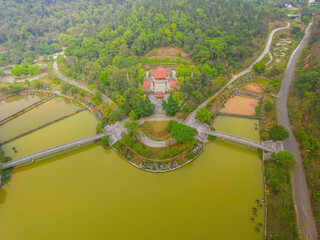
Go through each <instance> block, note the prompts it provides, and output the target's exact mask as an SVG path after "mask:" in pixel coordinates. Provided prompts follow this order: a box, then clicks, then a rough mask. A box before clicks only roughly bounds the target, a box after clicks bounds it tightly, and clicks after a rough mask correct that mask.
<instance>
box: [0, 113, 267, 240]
mask: <svg viewBox="0 0 320 240" xmlns="http://www.w3.org/2000/svg"><path fill="white" fill-rule="evenodd" d="M0 111H1V109H0ZM225 119H226V122H227V121H234V124H233V125H234V126H235V125H237V126H238V127H239V128H242V127H244V128H246V127H247V128H248V129H251V130H252V135H251V137H252V138H256V137H255V136H256V134H257V133H256V132H255V130H254V128H253V127H252V126H253V125H252V124H253V123H254V121H251V120H247V121H243V122H241V123H238V121H237V120H238V119H233V120H229V118H225ZM223 123H224V120H223V119H219V121H217V122H216V129H217V130H218V129H219V131H222V130H223V129H225V130H226V128H227V129H228V130H230V127H229V126H225V125H224V124H223ZM94 128H95V119H94V117H93V116H91V115H90V114H89V112H82V113H80V114H77V115H75V116H74V117H72V118H69V119H66V120H63V121H61V122H59V123H57V124H54V125H51V126H49V127H47V128H44V129H42V130H40V131H39V132H35V133H33V134H30V135H28V136H26V137H24V138H23V139H21V140H17V141H15V142H12V143H11V144H13V145H15V146H16V148H17V149H18V150H19V152H18V153H17V155H16V156H14V157H19V156H21V155H24V154H28V153H31V152H34V151H38V150H41V149H43V148H46V147H50V146H53V145H57V144H60V143H63V142H68V141H71V140H73V139H77V138H80V137H85V136H89V135H92V134H94ZM30 142H33V145H32V144H31V143H30ZM11 147H12V146H11V145H10V146H5V147H4V149H5V150H6V151H8V152H10V149H11ZM12 154H13V153H12V152H11V153H10V155H12ZM261 197H263V181H262V169H261V162H260V160H259V158H258V157H257V155H256V153H255V151H253V150H249V149H246V148H244V147H241V146H236V145H233V144H228V143H223V142H220V141H216V142H214V143H212V144H210V145H208V146H207V147H206V150H205V152H204V153H203V154H202V155H201V157H200V158H198V159H197V160H196V161H195V162H193V163H191V164H189V165H188V166H186V167H184V168H182V169H180V170H178V171H174V172H170V173H165V174H153V173H147V172H143V171H141V170H139V169H136V168H134V167H132V166H131V165H130V164H128V163H127V162H125V161H124V160H123V159H122V158H120V157H119V156H118V155H117V154H116V153H115V152H113V151H111V150H104V149H102V148H101V147H100V146H96V145H94V144H92V145H89V146H87V147H84V148H81V149H78V150H74V151H72V152H68V153H64V154H62V155H59V156H55V157H52V158H50V159H47V160H44V161H40V162H38V163H34V164H32V165H28V166H24V167H20V168H17V169H16V171H15V173H14V174H13V179H12V181H10V182H9V183H8V184H7V185H5V186H4V187H3V188H2V189H1V190H0V236H1V239H4V240H20V239H26V240H38V239H39V240H40V239H41V240H42V239H48V240H51V239H52V240H56V239H62V240H64V239H68V240H73V239H75V240H82V239H83V240H86V239H94V240H100V239H110V240H118V239H119V240H123V239H139V240H140V239H141V240H144V239H146V240H150V239H151V240H158V239H159V240H160V239H161V240H162V239H166V240H167V239H168V240H171V239H175V240H176V239H190V240H191V239H192V240H194V239H199V240H202V239H217V240H221V239H223V240H229V239H230V240H234V239H235V240H238V239H239V240H242V239H243V240H251V239H252V240H253V239H254V240H261V239H262V236H263V234H262V232H263V231H262V230H261V231H260V232H259V233H256V232H254V231H253V228H254V227H255V225H256V224H257V223H258V222H261V223H263V211H262V210H259V212H258V218H257V219H256V222H255V223H252V222H250V221H249V218H250V217H251V216H252V207H254V206H255V205H256V204H255V200H256V199H260V198H261Z"/></svg>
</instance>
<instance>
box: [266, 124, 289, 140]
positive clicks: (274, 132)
mask: <svg viewBox="0 0 320 240" xmlns="http://www.w3.org/2000/svg"><path fill="white" fill-rule="evenodd" d="M270 136H271V139H272V140H275V141H282V140H283V139H285V138H287V137H289V132H288V131H287V129H285V127H284V126H281V125H275V126H273V127H272V128H271V130H270Z"/></svg>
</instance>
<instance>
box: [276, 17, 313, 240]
mask: <svg viewBox="0 0 320 240" xmlns="http://www.w3.org/2000/svg"><path fill="white" fill-rule="evenodd" d="M311 25H312V23H311V22H310V23H309V26H308V28H307V29H306V33H305V36H304V37H303V39H302V40H301V42H300V44H299V46H298V47H297V48H296V49H295V50H294V51H293V53H292V55H291V57H290V59H289V61H288V64H287V68H286V71H285V73H284V77H283V80H282V85H281V89H280V92H279V95H278V96H279V98H278V99H277V118H278V122H279V124H281V125H283V126H285V127H286V128H287V130H288V131H289V133H290V136H289V138H287V139H285V140H284V141H283V144H284V149H285V150H286V151H289V152H290V153H292V154H293V156H294V158H295V159H296V162H297V163H296V166H295V168H294V171H293V174H292V178H291V181H292V189H293V197H294V203H295V207H296V213H297V217H298V228H299V233H300V235H302V239H309V240H316V239H318V238H317V227H316V224H315V220H314V217H313V213H312V209H311V201H310V195H309V191H308V186H307V181H306V175H305V173H304V168H303V164H302V160H301V156H300V152H299V146H298V143H297V142H296V139H295V137H294V135H293V133H292V129H291V124H290V121H289V117H288V109H287V101H288V95H289V90H290V84H291V81H292V79H293V76H294V73H295V68H296V63H297V60H298V57H299V55H300V54H301V52H302V49H303V47H304V46H305V44H306V43H307V40H308V38H309V36H310V32H311Z"/></svg>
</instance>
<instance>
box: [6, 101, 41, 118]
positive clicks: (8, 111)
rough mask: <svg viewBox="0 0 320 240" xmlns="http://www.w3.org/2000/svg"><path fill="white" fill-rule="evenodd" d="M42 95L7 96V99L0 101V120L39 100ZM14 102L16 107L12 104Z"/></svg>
mask: <svg viewBox="0 0 320 240" xmlns="http://www.w3.org/2000/svg"><path fill="white" fill-rule="evenodd" d="M42 98H43V97H42V96H36V95H34V96H27V95H25V96H13V97H10V98H7V99H6V100H5V101H0V109H1V111H0V120H2V119H5V118H6V117H9V116H10V115H12V114H14V113H16V112H18V111H20V110H22V109H24V108H26V107H28V106H30V105H32V104H33V103H35V102H38V101H39V100H40V99H42ZM13 104H14V107H12V105H13Z"/></svg>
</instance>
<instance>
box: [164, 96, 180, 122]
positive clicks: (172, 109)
mask: <svg viewBox="0 0 320 240" xmlns="http://www.w3.org/2000/svg"><path fill="white" fill-rule="evenodd" d="M162 108H163V109H164V110H165V111H166V114H167V115H168V116H170V117H173V116H175V115H176V114H177V113H178V112H179V111H180V106H179V103H178V102H177V101H176V100H174V99H173V97H172V95H171V96H170V97H169V98H168V101H166V100H162Z"/></svg>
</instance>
